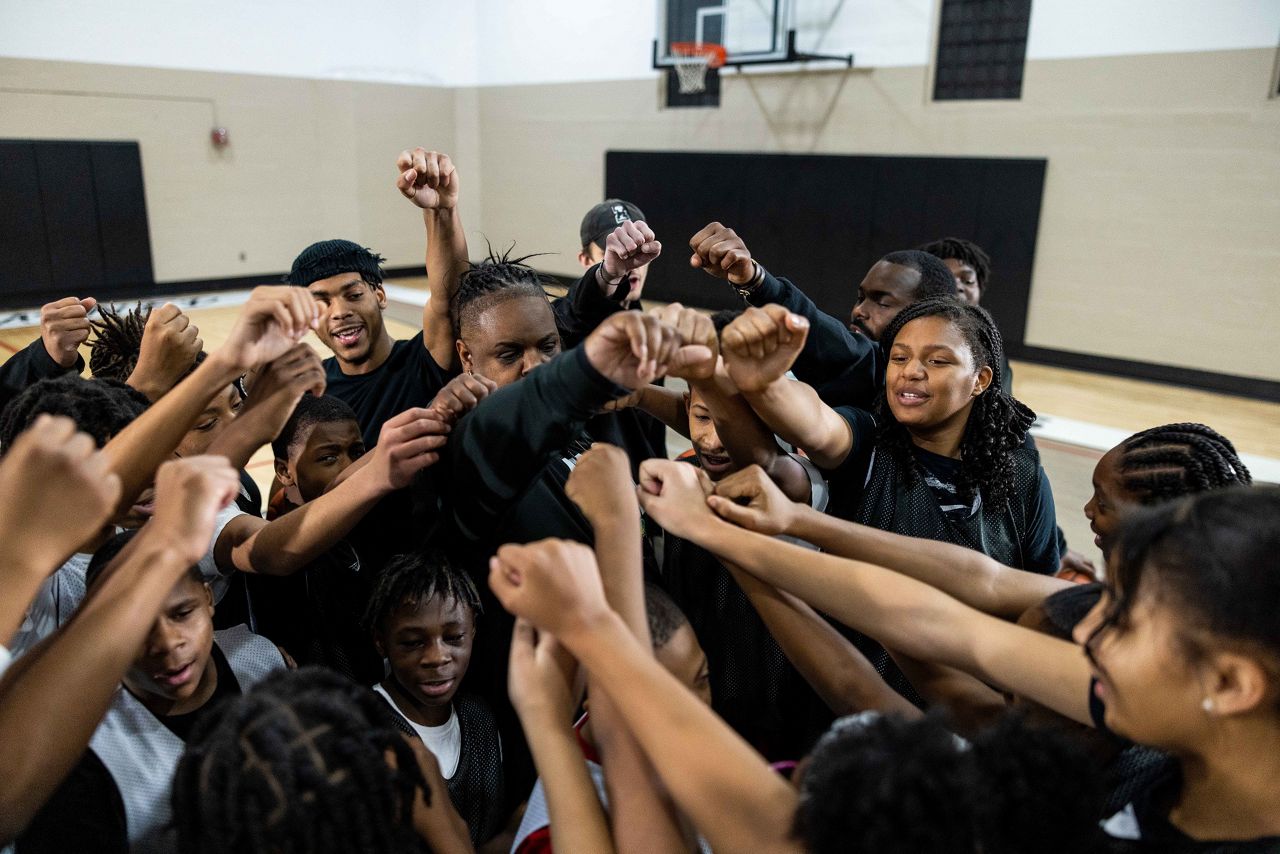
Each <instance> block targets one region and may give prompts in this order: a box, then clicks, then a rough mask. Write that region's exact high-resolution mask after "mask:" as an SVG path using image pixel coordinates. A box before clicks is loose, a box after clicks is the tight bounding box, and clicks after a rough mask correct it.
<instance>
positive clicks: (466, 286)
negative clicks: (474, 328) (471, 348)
mask: <svg viewBox="0 0 1280 854" xmlns="http://www.w3.org/2000/svg"><path fill="white" fill-rule="evenodd" d="M513 248H514V244H513V245H512V246H509V247H507V250H506V251H505V252H503V253H502V254H501V255H498V254H496V253H495V252H494V251H493V248H492V247H490V249H489V255H488V256H487V257H486V258H485V259H484V260H483V261H480V262H479V263H474V262H472V263H470V264H468V266H467V269H466V271H465V272H463V274H462V276H461V278H460V279H459V280H458V289H457V290H456V291H454V292H453V298H452V299H451V300H450V301H449V316H450V317H452V318H453V337H454V338H461V337H462V327H463V325H464V324H466V323H469V322H470V321H471V320H472V319H473V318H475V317H476V316H478V315H479V314H480V313H481V312H483V311H484V310H485V309H488V308H490V307H491V306H494V305H497V304H498V303H500V302H505V301H506V300H508V299H511V298H513V297H522V296H530V297H536V298H538V299H541V300H546V299H547V292H546V291H545V290H543V284H544V282H545V279H544V278H543V276H542V274H541V273H539V272H538V271H537V270H535V269H533V268H532V267H530V266H529V265H528V264H526V263H525V261H528V260H529V259H530V258H535V257H537V255H536V254H534V255H521V256H520V257H519V258H512V257H511V250H512V249H513Z"/></svg>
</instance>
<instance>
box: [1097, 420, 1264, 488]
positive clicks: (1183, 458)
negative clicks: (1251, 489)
mask: <svg viewBox="0 0 1280 854" xmlns="http://www.w3.org/2000/svg"><path fill="white" fill-rule="evenodd" d="M1121 448H1122V452H1121V456H1120V472H1121V474H1122V475H1123V478H1124V487H1125V489H1127V490H1129V491H1131V492H1133V493H1136V494H1138V495H1141V496H1142V503H1143V504H1156V503H1158V502H1161V501H1167V500H1169V499H1172V498H1180V497H1181V496H1183V495H1189V494H1191V493H1193V492H1208V491H1209V490H1211V489H1222V488H1223V487H1226V486H1233V485H1236V484H1244V485H1249V484H1252V483H1253V476H1252V475H1250V474H1249V469H1248V468H1246V467H1245V464H1244V463H1242V462H1241V461H1240V457H1239V456H1238V455H1237V454H1236V449H1235V446H1234V445H1232V444H1231V441H1230V440H1229V439H1227V438H1226V437H1225V436H1223V435H1222V434H1220V433H1218V432H1217V431H1215V430H1212V429H1211V428H1209V427H1206V426H1205V425H1203V424H1192V423H1186V424H1165V425H1164V426H1162V427H1152V428H1151V429H1150V430H1143V431H1142V432H1141V433H1135V434H1134V435H1132V436H1130V437H1129V438H1128V439H1125V440H1124V443H1123V444H1122V445H1121Z"/></svg>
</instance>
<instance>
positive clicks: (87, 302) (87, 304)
mask: <svg viewBox="0 0 1280 854" xmlns="http://www.w3.org/2000/svg"><path fill="white" fill-rule="evenodd" d="M80 305H81V306H83V307H84V310H85V311H86V312H90V311H93V310H94V309H95V308H96V307H97V306H98V301H97V300H96V299H94V298H93V297H85V298H84V299H82V300H80Z"/></svg>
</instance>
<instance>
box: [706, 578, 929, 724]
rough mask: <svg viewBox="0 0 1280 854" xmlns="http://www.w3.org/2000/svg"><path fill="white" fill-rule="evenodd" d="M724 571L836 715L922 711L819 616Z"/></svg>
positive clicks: (765, 587)
mask: <svg viewBox="0 0 1280 854" xmlns="http://www.w3.org/2000/svg"><path fill="white" fill-rule="evenodd" d="M724 566H725V568H726V569H728V570H729V574H730V575H732V576H733V580H734V581H736V582H738V586H739V587H741V588H742V592H744V593H746V594H747V598H748V599H749V600H751V606H752V607H753V608H755V609H756V613H758V614H759V615H760V619H761V620H763V621H764V624H765V626H766V627H767V628H768V629H769V634H771V635H773V639H774V640H776V641H777V642H778V646H780V647H782V651H783V653H784V654H785V655H786V656H787V659H788V660H789V661H790V662H791V664H792V665H793V666H794V667H795V668H796V670H798V671H799V672H800V675H801V676H803V677H804V678H805V681H806V682H808V683H809V684H810V685H811V686H813V690H814V691H816V692H818V696H820V697H821V698H822V701H823V702H824V703H826V704H827V706H828V707H829V708H830V709H831V711H833V712H835V713H836V714H837V715H851V714H853V713H855V712H862V711H867V710H873V711H878V712H884V713H885V714H890V713H892V714H898V715H902V716H903V717H908V718H918V717H920V716H921V713H920V710H919V709H917V708H916V707H915V706H914V705H912V704H911V703H910V702H909V701H908V700H907V699H906V698H905V697H903V696H902V695H901V694H899V693H898V692H897V691H895V690H893V689H892V688H890V687H889V685H888V683H886V682H885V681H884V679H883V678H881V676H880V674H879V673H877V672H876V668H875V666H874V665H873V664H872V663H871V662H870V661H867V657H866V656H865V655H863V654H862V653H861V652H860V651H859V650H858V648H857V647H856V646H854V645H853V644H851V643H850V642H849V640H848V639H847V638H846V637H844V636H843V635H841V634H840V632H838V631H836V629H835V627H834V626H832V625H831V624H830V623H828V622H827V621H826V620H824V619H823V618H822V617H821V616H819V615H818V613H817V612H816V611H814V610H813V609H812V608H810V607H809V606H808V605H806V604H805V603H803V602H801V601H800V600H799V599H797V598H796V597H794V596H792V595H791V594H790V593H784V592H782V591H781V590H779V589H778V588H776V587H773V586H771V585H769V584H766V583H765V582H763V581H761V580H760V579H758V578H756V577H755V576H754V575H752V574H751V573H749V572H744V571H743V570H742V569H741V568H739V567H738V566H735V565H734V564H732V563H725V565H724Z"/></svg>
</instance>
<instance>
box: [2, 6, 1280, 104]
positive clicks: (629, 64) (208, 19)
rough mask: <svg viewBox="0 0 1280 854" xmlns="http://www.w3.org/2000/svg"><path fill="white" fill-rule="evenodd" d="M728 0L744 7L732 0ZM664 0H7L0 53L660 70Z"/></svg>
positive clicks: (885, 57) (1272, 23)
mask: <svg viewBox="0 0 1280 854" xmlns="http://www.w3.org/2000/svg"><path fill="white" fill-rule="evenodd" d="M726 2H734V0H726ZM794 2H795V8H796V11H795V18H794V20H795V25H796V29H797V31H798V41H799V46H800V48H801V49H802V50H809V51H822V52H830V53H848V52H852V53H854V55H855V56H856V61H857V64H858V65H860V66H864V67H885V66H901V65H923V64H925V63H927V62H928V61H929V51H930V48H931V45H932V41H933V26H934V16H935V14H936V9H937V0H843V2H841V0H794ZM656 8H657V7H656V0H642V2H638V3H630V4H627V3H616V2H613V3H610V2H605V3H602V2H600V0H551V2H544V3H534V2H530V0H416V2H415V3H412V4H404V3H395V2H391V0H366V2H364V3H362V4H360V5H359V6H353V5H352V4H350V3H349V2H339V1H338V0H223V2H221V3H219V4H217V5H216V6H211V5H210V4H209V3H208V2H206V0H111V2H102V0H0V56H13V57H26V58H34V59H54V60H68V61H78V62H98V63H107V64H112V65H141V66H157V67H169V68H185V69H196V70H205V71H223V72H239V73H250V74H272V75H281V76H291V77H316V78H326V79H354V80H376V81H382V82H391V83H409V84H419V85H437V86H474V85H510V84H525V83H553V82H575V81H581V80H629V79H635V78H640V77H646V76H650V75H652V74H653V73H654V72H653V71H652V69H651V68H650V57H651V50H652V48H651V45H652V42H653V38H654V34H655V31H656V21H657V13H656ZM1278 39H1280V0H1035V2H1034V3H1033V4H1032V15H1031V31H1030V35H1029V42H1028V46H1027V55H1028V57H1029V58H1030V59H1057V58H1072V57H1087V56H1110V55H1118V54H1135V53H1169V52H1182V51H1205V50H1229V49H1235V48H1258V47H1262V48H1266V47H1275V46H1276V44H1277V40H1278Z"/></svg>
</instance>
